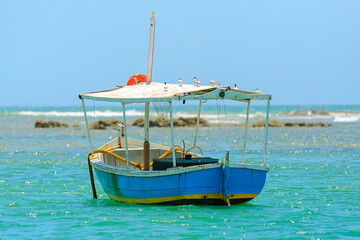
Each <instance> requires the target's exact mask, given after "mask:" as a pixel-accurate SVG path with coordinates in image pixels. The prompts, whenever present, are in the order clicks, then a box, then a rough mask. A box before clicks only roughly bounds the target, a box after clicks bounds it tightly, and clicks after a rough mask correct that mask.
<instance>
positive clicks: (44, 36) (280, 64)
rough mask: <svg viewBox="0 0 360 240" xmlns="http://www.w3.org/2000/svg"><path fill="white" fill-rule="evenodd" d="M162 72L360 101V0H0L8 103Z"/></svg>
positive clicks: (0, 73) (0, 71)
mask: <svg viewBox="0 0 360 240" xmlns="http://www.w3.org/2000/svg"><path fill="white" fill-rule="evenodd" d="M152 11H155V13H156V15H155V17H156V32H155V51H154V66H153V80H154V81H159V82H164V81H166V82H168V83H176V82H177V80H178V78H179V77H181V78H182V79H183V81H184V82H185V83H191V82H192V77H194V76H196V77H197V78H198V79H200V80H201V81H202V82H203V83H208V82H209V80H210V79H213V80H216V81H219V82H220V83H221V84H222V85H223V86H226V85H229V86H233V84H234V83H237V85H238V86H239V88H240V89H244V90H254V89H256V88H259V89H261V90H262V91H263V92H266V93H272V94H273V101H272V104H360V95H359V90H360V1H358V0H353V1H351V0H342V1H340V0H339V1H331V0H323V1H317V0H302V1H300V0H299V1H291V0H277V1H276V0H273V1H268V0H263V1H253V0H251V1H250V0H249V1H240V0H237V1H193V0H192V1H184V0H182V1H90V0H89V1H78V0H77V1H65V0H64V1H45V0H44V1H36V0H34V1H10V0H8V1H6V0H3V1H1V2H0V89H1V94H0V106H68V105H78V104H79V100H78V98H77V95H78V94H79V93H80V92H86V91H93V90H100V89H108V88H112V87H114V86H116V85H121V84H126V82H127V80H128V78H129V77H130V76H131V75H132V74H135V73H144V74H146V69H147V56H148V46H149V22H150V21H149V19H150V17H151V12H152Z"/></svg>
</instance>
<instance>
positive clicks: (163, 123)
mask: <svg viewBox="0 0 360 240" xmlns="http://www.w3.org/2000/svg"><path fill="white" fill-rule="evenodd" d="M173 122H174V127H193V126H196V122H197V118H196V117H194V118H177V119H174V121H173ZM132 125H133V126H137V127H143V126H144V119H143V118H139V119H136V120H135V121H134V122H133V124H132ZM149 126H150V127H170V120H169V119H165V120H163V119H162V118H156V119H154V120H149ZM199 126H201V127H206V126H210V124H209V123H208V122H207V121H206V120H205V119H202V118H200V121H199Z"/></svg>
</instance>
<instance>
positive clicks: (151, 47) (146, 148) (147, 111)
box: [144, 12, 155, 171]
mask: <svg viewBox="0 0 360 240" xmlns="http://www.w3.org/2000/svg"><path fill="white" fill-rule="evenodd" d="M154 15H155V12H152V16H151V18H150V43H149V56H148V66H147V75H146V76H147V80H146V84H147V85H148V84H150V83H151V75H152V62H153V53H154V34H155V17H154ZM149 118H150V102H145V119H144V170H146V171H148V170H149V162H150V143H149Z"/></svg>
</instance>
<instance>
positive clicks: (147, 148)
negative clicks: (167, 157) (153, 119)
mask: <svg viewBox="0 0 360 240" xmlns="http://www.w3.org/2000/svg"><path fill="white" fill-rule="evenodd" d="M149 118H150V102H145V120H144V159H143V160H144V170H145V171H149V168H150V163H149V162H150V142H149Z"/></svg>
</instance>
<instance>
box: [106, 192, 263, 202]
mask: <svg viewBox="0 0 360 240" xmlns="http://www.w3.org/2000/svg"><path fill="white" fill-rule="evenodd" d="M106 194H107V195H108V196H109V197H110V198H112V199H114V200H116V201H120V202H127V203H148V204H151V203H162V202H171V201H177V200H185V199H187V200H191V199H194V200H195V199H221V200H224V201H225V202H226V197H225V196H224V195H223V194H221V193H207V194H191V195H183V196H171V197H161V198H124V197H119V196H114V195H111V194H109V193H106ZM257 195H258V194H257V193H238V194H229V198H228V199H230V200H232V199H242V198H250V199H253V198H255V197H256V196H257Z"/></svg>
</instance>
